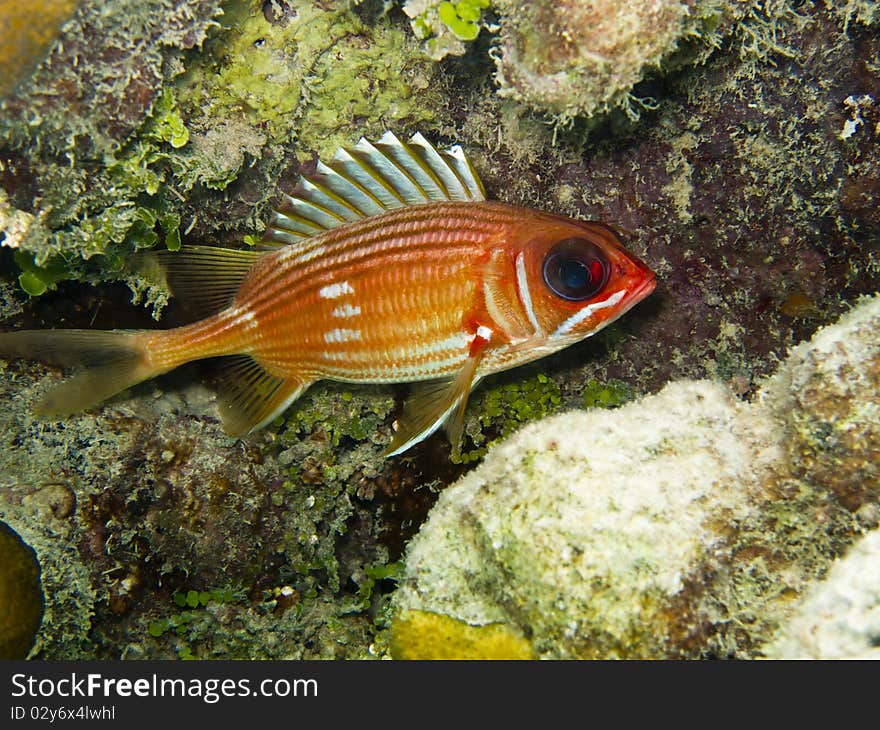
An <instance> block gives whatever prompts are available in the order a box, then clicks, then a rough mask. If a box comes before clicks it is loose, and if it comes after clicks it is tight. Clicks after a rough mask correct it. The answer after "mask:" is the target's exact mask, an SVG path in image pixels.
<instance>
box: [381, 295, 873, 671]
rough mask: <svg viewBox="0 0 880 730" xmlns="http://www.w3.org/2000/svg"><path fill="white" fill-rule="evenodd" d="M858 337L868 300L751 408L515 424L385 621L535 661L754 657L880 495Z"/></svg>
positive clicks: (692, 387)
mask: <svg viewBox="0 0 880 730" xmlns="http://www.w3.org/2000/svg"><path fill="white" fill-rule="evenodd" d="M878 331H880V298H878V297H875V298H873V299H869V300H866V301H864V302H863V303H861V304H860V305H859V306H857V307H856V308H854V309H853V310H852V311H851V312H850V313H848V314H847V315H845V316H844V317H843V318H842V319H841V321H840V322H839V323H837V324H835V325H832V326H829V327H826V328H824V329H823V330H820V331H819V332H818V333H817V334H816V336H815V337H814V338H813V339H812V340H811V341H810V342H808V343H804V344H802V345H800V346H799V347H798V348H796V349H795V350H794V351H793V352H792V353H791V354H790V355H789V357H788V358H787V360H786V361H785V362H784V363H783V365H782V366H781V367H780V368H779V370H778V371H777V373H776V374H775V375H774V376H773V377H771V378H770V379H768V380H767V381H766V382H765V383H764V384H763V387H762V388H761V390H760V392H759V394H758V396H757V397H756V398H755V400H754V401H753V402H743V401H740V400H738V399H737V398H736V397H734V396H733V395H732V393H731V392H729V390H727V388H726V387H725V386H722V385H720V384H718V383H714V382H710V381H684V382H674V383H671V384H669V385H668V386H667V387H665V388H664V389H663V390H662V391H661V392H660V393H658V394H656V395H653V396H649V397H646V398H643V399H641V400H640V401H637V402H634V403H631V404H629V405H627V406H624V407H623V408H620V409H619V410H616V411H601V410H591V411H586V412H583V411H576V412H571V413H565V414H561V415H558V416H554V417H552V418H548V419H546V420H544V421H540V422H538V423H535V424H532V425H530V426H528V427H526V428H524V429H523V430H522V431H520V432H519V433H517V434H515V435H514V436H513V437H512V438H510V439H508V440H507V441H505V442H503V443H502V444H501V445H499V446H498V447H497V448H495V449H493V450H491V451H490V452H489V454H488V455H487V457H486V460H485V461H484V463H483V464H482V465H481V466H480V467H478V468H477V469H475V470H474V471H473V472H471V473H470V474H468V475H467V476H465V477H464V478H463V479H462V480H461V481H459V482H458V483H457V484H455V485H454V486H452V487H450V488H448V489H447V490H446V491H445V492H444V493H443V494H442V495H441V497H440V500H439V501H438V503H437V505H436V506H435V507H434V509H433V510H432V512H431V514H430V516H429V519H428V522H427V523H426V524H425V525H424V526H423V528H422V530H421V531H420V533H419V534H418V535H417V536H416V538H415V539H414V540H413V541H412V542H411V543H410V545H409V549H408V554H407V562H406V571H405V576H404V579H403V580H402V583H401V587H400V589H399V591H398V593H397V595H396V598H395V602H396V608H397V610H398V618H397V624H396V626H398V627H400V626H408V623H407V622H409V621H410V618H411V617H412V616H413V615H414V613H413V612H417V611H418V612H431V613H436V614H441V615H443V616H448V617H450V618H452V619H455V620H457V621H463V622H466V623H467V624H469V625H471V626H485V625H489V624H506V625H508V626H509V627H510V629H511V631H512V632H514V633H515V634H519V635H522V636H525V637H528V638H530V641H531V644H532V648H533V650H534V652H535V654H536V655H537V656H540V657H544V658H618V657H619V658H670V657H707V656H712V657H752V656H759V655H761V653H762V650H761V647H762V646H763V645H764V644H766V643H767V642H768V641H769V640H771V639H772V638H773V636H774V635H775V632H776V631H777V630H778V629H779V627H780V626H781V625H783V624H784V623H785V622H786V621H787V620H788V618H789V616H790V615H791V614H792V611H793V610H794V607H795V606H796V604H797V599H798V598H799V597H800V596H801V595H802V594H803V593H804V591H805V590H806V589H807V588H809V586H810V585H811V583H812V582H814V581H815V580H817V579H818V578H820V577H821V576H822V575H823V574H824V572H825V571H826V570H827V568H828V566H829V565H830V564H831V562H832V561H833V560H834V559H835V558H836V557H837V556H839V555H840V554H841V553H842V552H843V551H844V550H845V549H846V548H847V547H848V546H849V544H850V543H851V542H852V540H853V539H854V536H855V535H856V534H857V532H858V529H859V528H858V526H857V521H856V519H855V516H854V512H855V511H856V510H858V509H859V508H860V507H862V505H865V504H870V503H871V502H874V501H876V500H877V498H878V496H880V489H878V484H880V481H878V479H877V464H878V463H880V396H878V384H880V381H878V378H880V336H878V334H877V333H878ZM396 636H397V641H396V646H397V647H398V649H397V652H396V653H397V655H398V656H402V655H405V649H406V641H405V640H403V641H402V640H401V635H400V632H399V631H398V633H397V634H396Z"/></svg>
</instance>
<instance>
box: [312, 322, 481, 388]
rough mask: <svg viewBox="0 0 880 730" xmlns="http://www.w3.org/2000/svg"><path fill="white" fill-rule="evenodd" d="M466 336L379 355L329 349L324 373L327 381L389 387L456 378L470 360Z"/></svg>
mask: <svg viewBox="0 0 880 730" xmlns="http://www.w3.org/2000/svg"><path fill="white" fill-rule="evenodd" d="M470 339H472V338H468V337H467V336H465V335H464V333H458V334H455V335H452V336H450V337H446V338H444V339H442V340H436V341H433V342H425V343H421V344H418V345H413V346H410V347H407V348H394V349H391V350H386V351H381V352H380V351H377V350H375V349H373V348H368V347H365V348H363V349H354V350H352V349H340V350H330V349H326V350H324V351H323V352H322V353H321V354H322V356H323V359H324V362H323V363H322V364H321V366H320V367H321V370H322V371H324V372H325V373H326V377H331V378H334V379H337V380H346V381H349V382H373V383H390V382H398V381H415V380H430V379H432V378H439V377H445V376H448V375H453V374H455V373H456V372H458V370H460V369H461V368H462V367H463V365H464V363H465V361H466V360H467V357H468V351H469V341H470Z"/></svg>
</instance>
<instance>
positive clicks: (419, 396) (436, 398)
mask: <svg viewBox="0 0 880 730" xmlns="http://www.w3.org/2000/svg"><path fill="white" fill-rule="evenodd" d="M488 343H489V341H488V339H484V338H482V337H481V336H479V335H478V336H477V337H476V338H475V339H474V344H473V345H472V346H471V352H470V356H469V357H468V359H467V360H466V361H465V364H464V367H463V368H462V369H461V371H460V372H459V374H458V375H457V376H456V377H454V378H448V379H445V380H432V381H429V382H426V383H417V384H415V385H414V386H413V388H412V392H411V393H410V396H409V398H408V399H407V401H406V403H404V405H403V415H402V416H401V417H400V419H399V420H398V424H397V433H395V434H394V438H393V439H392V440H391V443H390V444H389V445H388V448H387V449H386V450H385V454H384V455H385V456H397V455H398V454H400V453H402V452H404V451H406V450H407V449H408V448H410V447H411V446H414V445H415V444H417V443H419V442H420V441H424V440H425V439H426V438H428V436H430V435H431V434H432V433H434V431H436V430H437V429H438V428H440V426H442V425H443V424H444V423H445V424H446V430H447V432H448V434H449V441H450V443H451V444H452V448H453V451H457V449H458V448H459V443H460V440H461V434H462V431H463V429H464V412H465V409H466V408H467V401H468V396H469V395H470V393H471V390H473V388H474V387H475V386H476V384H477V383H478V382H479V380H480V378H479V376H477V365H478V364H479V362H480V358H481V356H482V354H483V352H484V350H485V348H486V345H488Z"/></svg>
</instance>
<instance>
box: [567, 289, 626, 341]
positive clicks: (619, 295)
mask: <svg viewBox="0 0 880 730" xmlns="http://www.w3.org/2000/svg"><path fill="white" fill-rule="evenodd" d="M625 296H626V289H621V290H620V291H618V292H614V294H612V295H611V296H610V297H608V298H607V299H603V300H602V301H601V302H595V303H594V304H588V305H587V306H586V307H584V308H583V309H579V310H578V311H577V312H575V313H574V314H573V315H571V317H569V318H568V319H567V320H565V321H564V322H563V323H562V324H561V325H559V326H558V327H557V328H556V330H555V331H554V332H553V333H552V334H551V335H550V338H551V339H553V338H554V337H565V335H567V334H569V333H570V332H571V331H572V330H573V329H574V328H575V327H577V326H578V325H579V324H580V323H581V322H583V321H584V320H585V319H587V318H588V317H591V316H592V315H593V313H594V312H596V311H597V310H599V309H607V308H608V307H613V306H614V305H615V304H617V303H618V302H619V301H620V300H621V299H623V298H624V297H625Z"/></svg>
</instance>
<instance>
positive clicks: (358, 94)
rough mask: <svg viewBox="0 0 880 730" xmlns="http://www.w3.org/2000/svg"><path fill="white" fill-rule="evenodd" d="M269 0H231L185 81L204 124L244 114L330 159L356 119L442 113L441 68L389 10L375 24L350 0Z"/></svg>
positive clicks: (375, 129)
mask: <svg viewBox="0 0 880 730" xmlns="http://www.w3.org/2000/svg"><path fill="white" fill-rule="evenodd" d="M262 5H263V3H262V2H252V1H241V2H236V3H231V4H229V5H228V6H227V15H226V17H225V18H224V22H223V25H224V32H222V33H220V34H218V35H217V36H215V38H214V39H213V40H212V41H210V42H209V43H208V45H207V48H206V51H207V52H206V54H205V55H203V56H202V57H201V58H199V59H197V60H196V62H195V63H194V64H192V65H191V66H190V68H189V69H188V71H187V73H186V74H185V75H184V76H183V77H182V78H181V79H180V80H178V81H177V82H176V87H177V90H178V93H179V94H180V96H181V99H182V100H183V103H184V105H185V106H186V107H187V109H188V110H189V114H190V115H191V116H192V117H193V118H195V119H197V122H196V123H197V124H199V125H210V124H211V119H212V118H220V119H225V118H229V117H234V116H241V117H244V118H245V119H247V120H248V123H249V124H251V125H254V126H257V125H259V126H261V127H263V128H265V129H266V131H267V133H268V136H269V139H270V141H271V142H272V143H275V144H290V143H293V142H295V143H296V149H297V154H298V155H299V156H300V157H301V158H303V159H306V158H309V157H312V156H314V155H316V154H317V155H318V156H319V157H321V158H322V159H326V158H327V157H329V156H330V155H332V154H333V152H335V151H336V149H337V148H338V147H340V146H341V145H343V144H351V142H352V121H353V120H357V131H356V134H358V135H360V134H364V135H367V136H370V135H374V136H375V135H378V134H381V132H383V131H384V130H385V129H387V128H388V127H390V126H392V125H393V124H395V123H398V124H399V123H401V122H406V123H407V124H410V125H415V126H418V127H420V128H424V125H425V124H426V123H430V122H433V121H434V120H435V118H436V109H437V107H438V105H439V104H440V97H439V89H438V87H437V84H436V82H435V80H434V76H435V74H434V70H433V69H432V68H431V66H430V64H428V63H427V62H425V61H421V60H420V59H419V58H418V54H416V53H415V52H414V51H415V48H416V46H415V43H414V41H412V40H411V39H410V37H409V34H408V33H406V32H405V31H404V30H403V29H401V28H398V27H397V26H395V25H393V24H391V23H390V22H389V21H388V20H386V19H383V20H378V21H376V22H375V23H369V24H368V23H366V22H364V21H363V20H362V19H361V18H360V17H359V16H358V15H356V14H355V13H353V12H352V11H351V10H350V9H349V8H347V7H345V6H344V4H339V7H336V8H335V9H325V8H323V7H321V6H319V5H318V4H315V3H310V2H303V1H302V0H300V1H299V2H292V3H289V5H290V10H289V11H288V12H285V13H284V14H279V15H278V16H277V17H274V18H273V19H272V20H267V18H266V16H265V15H264V13H263V12H262V11H261V10H260V8H261V7H262ZM199 112H201V113H199Z"/></svg>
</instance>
